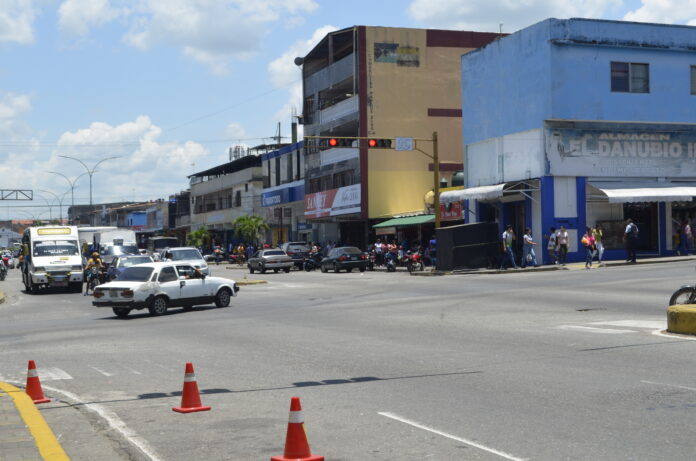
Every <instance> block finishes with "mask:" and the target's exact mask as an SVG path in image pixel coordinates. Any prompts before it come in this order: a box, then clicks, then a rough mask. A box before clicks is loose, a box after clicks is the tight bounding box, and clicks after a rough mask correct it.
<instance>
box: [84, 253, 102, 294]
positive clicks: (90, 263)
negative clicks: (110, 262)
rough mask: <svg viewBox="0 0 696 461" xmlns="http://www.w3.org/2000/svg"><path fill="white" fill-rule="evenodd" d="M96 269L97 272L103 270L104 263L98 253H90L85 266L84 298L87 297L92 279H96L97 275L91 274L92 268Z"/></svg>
mask: <svg viewBox="0 0 696 461" xmlns="http://www.w3.org/2000/svg"><path fill="white" fill-rule="evenodd" d="M93 267H96V268H97V269H98V270H99V271H102V270H104V267H105V266H104V262H103V261H102V259H101V256H100V255H99V252H97V251H95V252H94V253H92V257H91V258H89V259H88V260H87V265H86V266H85V296H88V295H89V282H90V281H91V280H92V278H94V277H97V275H95V274H93V273H92V270H91V269H92V268H93Z"/></svg>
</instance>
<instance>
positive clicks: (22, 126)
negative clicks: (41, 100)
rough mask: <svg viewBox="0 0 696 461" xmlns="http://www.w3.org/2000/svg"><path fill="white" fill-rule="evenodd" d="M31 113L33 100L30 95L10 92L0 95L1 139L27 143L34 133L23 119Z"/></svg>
mask: <svg viewBox="0 0 696 461" xmlns="http://www.w3.org/2000/svg"><path fill="white" fill-rule="evenodd" d="M30 112H31V98H30V97H29V96H28V95H25V94H16V93H10V92H8V93H4V94H2V93H0V138H2V140H3V141H5V142H7V141H10V142H16V141H20V140H23V141H24V142H26V139H28V138H30V137H31V136H32V133H31V129H30V128H29V125H28V124H27V123H26V121H24V120H23V119H22V117H23V116H24V115H27V114H29V113H30ZM34 141H35V140H32V141H30V142H34Z"/></svg>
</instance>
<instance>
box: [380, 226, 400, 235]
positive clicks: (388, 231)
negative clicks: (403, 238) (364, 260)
mask: <svg viewBox="0 0 696 461" xmlns="http://www.w3.org/2000/svg"><path fill="white" fill-rule="evenodd" d="M375 234H377V235H396V227H378V228H377V229H375Z"/></svg>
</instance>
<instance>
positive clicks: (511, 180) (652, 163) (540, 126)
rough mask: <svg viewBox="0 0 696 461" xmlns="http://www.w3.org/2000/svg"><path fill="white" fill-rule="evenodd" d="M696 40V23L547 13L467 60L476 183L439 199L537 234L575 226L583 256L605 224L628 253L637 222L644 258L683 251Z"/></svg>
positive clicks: (694, 150) (466, 128)
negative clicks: (590, 235)
mask: <svg viewBox="0 0 696 461" xmlns="http://www.w3.org/2000/svg"><path fill="white" fill-rule="evenodd" d="M694 43H696V27H688V26H673V25H662V24H640V23H630V22H619V21H604V20H587V19H570V20H557V19H548V20H546V21H543V22H540V23H538V24H536V25H533V26H531V27H529V28H526V29H523V30H521V31H519V32H516V33H515V34H512V35H510V36H507V37H504V38H502V39H501V40H499V41H497V42H496V43H493V44H490V45H488V46H486V47H483V48H481V49H479V50H476V51H474V52H472V53H468V54H466V55H464V56H462V61H461V69H462V105H463V106H464V107H466V108H467V111H465V112H464V115H463V119H462V122H463V125H462V126H463V128H462V131H463V138H464V143H465V155H464V165H465V181H466V184H465V185H466V188H465V189H464V190H463V191H456V192H451V193H446V194H443V195H442V197H441V201H442V202H443V203H451V202H453V201H459V202H461V203H462V205H463V209H464V210H465V211H464V213H465V215H466V216H472V217H473V219H472V220H473V221H497V222H498V223H499V225H500V227H501V232H502V226H503V225H505V224H512V225H513V226H514V227H515V230H516V232H517V234H518V235H522V233H521V231H522V230H523V229H524V227H531V228H532V230H533V236H534V237H535V239H536V240H537V241H540V240H542V236H543V235H544V234H548V230H549V228H551V227H555V228H559V227H560V226H564V227H566V228H567V229H568V230H569V234H570V258H569V259H571V260H573V259H574V260H580V259H583V258H584V251H585V250H584V249H583V248H582V246H581V245H580V238H581V236H582V235H583V233H584V230H585V227H586V226H594V225H595V224H597V223H600V224H602V227H603V228H604V234H605V237H604V246H605V248H606V249H607V251H606V252H605V257H609V258H621V257H624V256H625V253H624V251H623V249H622V248H623V242H622V237H623V233H624V228H625V220H626V219H627V218H632V219H633V220H634V221H635V222H636V223H637V224H638V227H639V229H640V234H639V235H640V236H639V244H638V246H639V250H640V251H639V254H640V253H643V254H644V255H667V254H673V251H674V245H673V237H674V235H675V232H676V231H677V229H678V226H679V223H680V222H681V221H683V220H689V221H690V220H692V219H694V218H696V204H695V203H694V201H693V197H694V195H696V49H694V47H693V44H694ZM544 243H545V242H544ZM544 253H545V252H544ZM544 258H545V261H547V262H548V257H547V255H544Z"/></svg>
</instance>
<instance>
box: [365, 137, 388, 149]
mask: <svg viewBox="0 0 696 461" xmlns="http://www.w3.org/2000/svg"><path fill="white" fill-rule="evenodd" d="M367 147H369V148H370V149H391V148H392V140H391V139H368V140H367Z"/></svg>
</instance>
